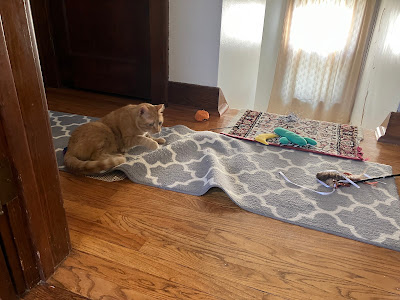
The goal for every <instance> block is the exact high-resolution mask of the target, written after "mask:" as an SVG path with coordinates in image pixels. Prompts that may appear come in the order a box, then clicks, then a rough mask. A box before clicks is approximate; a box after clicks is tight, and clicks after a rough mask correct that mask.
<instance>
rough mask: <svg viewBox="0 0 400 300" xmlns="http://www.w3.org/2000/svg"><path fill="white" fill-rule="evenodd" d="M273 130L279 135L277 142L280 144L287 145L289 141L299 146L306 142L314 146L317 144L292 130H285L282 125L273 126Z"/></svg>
mask: <svg viewBox="0 0 400 300" xmlns="http://www.w3.org/2000/svg"><path fill="white" fill-rule="evenodd" d="M274 132H275V133H276V134H277V135H279V136H280V137H281V138H280V139H279V142H280V143H281V144H282V145H287V144H289V143H293V144H295V145H299V146H305V145H307V144H309V145H312V146H315V145H316V144H317V142H316V141H315V140H313V139H311V138H308V137H302V136H300V135H298V134H296V133H294V132H293V131H290V130H287V129H285V128H282V127H277V128H275V129H274Z"/></svg>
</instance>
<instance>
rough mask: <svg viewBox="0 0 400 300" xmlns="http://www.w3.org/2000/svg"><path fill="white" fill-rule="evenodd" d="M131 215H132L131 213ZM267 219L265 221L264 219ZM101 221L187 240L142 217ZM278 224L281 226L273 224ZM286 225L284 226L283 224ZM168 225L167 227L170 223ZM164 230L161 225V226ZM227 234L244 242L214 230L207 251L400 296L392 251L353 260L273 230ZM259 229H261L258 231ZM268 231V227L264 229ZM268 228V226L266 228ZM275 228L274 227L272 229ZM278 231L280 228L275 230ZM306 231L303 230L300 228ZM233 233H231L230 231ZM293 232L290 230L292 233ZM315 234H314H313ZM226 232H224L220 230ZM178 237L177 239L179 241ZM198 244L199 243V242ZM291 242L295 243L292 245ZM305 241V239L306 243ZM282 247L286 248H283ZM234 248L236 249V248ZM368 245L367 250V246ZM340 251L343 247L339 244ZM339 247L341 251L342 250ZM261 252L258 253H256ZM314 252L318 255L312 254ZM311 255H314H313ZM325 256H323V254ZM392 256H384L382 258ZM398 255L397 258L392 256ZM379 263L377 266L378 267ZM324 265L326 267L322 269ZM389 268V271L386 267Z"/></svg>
mask: <svg viewBox="0 0 400 300" xmlns="http://www.w3.org/2000/svg"><path fill="white" fill-rule="evenodd" d="M130 213H131V212H130ZM263 219H265V218H263ZM101 221H102V222H104V223H105V224H106V225H107V226H110V227H112V226H116V230H118V229H121V230H133V231H135V232H140V233H139V234H142V235H144V236H145V237H146V238H156V237H159V238H161V239H162V238H169V239H170V241H171V243H173V242H175V243H179V240H184V238H182V237H179V236H176V234H175V235H168V231H167V230H166V229H165V226H163V227H161V228H160V227H158V228H157V225H155V224H153V223H152V224H151V225H150V222H146V219H143V217H140V216H132V217H127V216H121V215H113V214H110V213H107V214H105V215H104V216H102V218H101ZM272 221H274V222H279V221H275V220H272ZM205 222H207V223H211V224H213V225H217V224H218V220H214V222H212V221H210V220H207V219H206V220H205ZM281 223H282V222H281ZM166 224H167V223H166ZM283 224H284V226H289V227H298V226H294V225H290V224H285V223H283ZM158 226H160V225H158ZM225 228H226V230H225V232H227V234H226V235H229V237H230V238H231V239H234V237H236V236H237V237H238V239H237V240H238V241H239V239H240V238H242V240H241V242H238V243H237V244H234V243H233V242H232V241H231V240H228V239H226V240H223V238H219V239H218V240H217V237H218V236H217V237H216V234H215V233H216V232H218V231H217V230H216V229H214V230H212V231H211V232H210V235H209V237H208V238H209V239H211V242H212V244H210V245H203V247H204V248H206V249H210V250H211V249H212V250H213V251H216V252H218V251H217V250H215V248H214V247H213V244H216V245H222V246H224V247H223V248H222V249H225V248H226V247H232V248H234V249H235V250H236V251H241V252H243V253H254V254H255V255H257V256H258V257H261V258H263V259H265V260H268V261H273V262H275V263H278V264H284V265H290V266H291V269H292V270H293V271H296V272H297V269H299V268H300V269H302V268H307V269H309V270H312V271H317V272H320V271H321V272H324V273H325V274H328V275H332V276H335V277H337V278H343V279H346V280H350V281H354V282H356V283H358V284H367V285H371V286H374V287H376V288H378V289H383V290H387V291H389V292H393V293H398V292H399V272H400V270H399V266H400V264H399V263H398V259H399V255H396V254H397V253H398V252H395V251H391V250H388V249H383V248H379V247H374V248H376V250H378V254H375V255H373V253H371V252H369V253H368V254H367V252H362V251H361V252H358V253H354V254H352V256H351V257H349V258H347V257H344V253H346V252H340V249H338V252H339V253H336V254H335V255H330V256H326V253H325V252H324V251H323V252H320V253H318V251H317V250H318V248H317V247H318V246H319V243H314V244H310V245H309V247H308V248H307V249H306V251H305V250H304V248H303V249H302V250H299V249H298V247H297V246H298V245H299V244H301V240H298V241H293V240H285V238H286V236H285V235H284V236H283V238H282V237H279V234H278V235H277V234H269V230H266V231H265V234H262V232H261V230H257V232H260V234H254V231H255V230H254V229H253V230H252V232H251V233H250V230H242V231H239V230H233V232H231V231H230V230H232V229H231V228H229V227H228V226H226V227H225ZM256 228H258V227H256ZM261 228H264V227H261ZM266 228H268V226H266ZM272 228H273V226H272ZM275 228H276V226H275ZM297 229H302V228H297ZM228 230H229V231H228ZM288 230H290V229H288ZM310 231H311V230H310ZM219 232H222V230H219ZM311 234H312V231H311ZM321 235H322V236H327V237H325V239H328V238H329V237H330V235H327V234H325V233H321ZM175 237H176V238H175ZM336 239H338V240H345V239H343V238H340V237H336ZM193 240H195V239H192V238H187V239H186V240H185V241H186V243H188V242H189V241H193ZM196 240H197V239H196ZM251 241H259V242H260V243H264V244H261V245H265V246H264V247H262V248H261V249H258V248H256V247H257V246H258V247H259V245H257V244H256V245H255V246H254V243H253V248H252V243H251ZM290 241H292V242H291V243H290ZM303 241H304V239H303ZM281 242H282V243H281ZM346 243H347V241H346V240H345V241H344V242H343V241H342V244H344V245H345V244H346ZM282 244H286V245H285V246H282ZM354 244H355V245H361V246H363V247H366V248H368V247H370V246H369V245H366V244H363V243H359V242H356V241H354ZM232 245H234V246H232ZM324 245H325V246H324V247H325V248H326V249H325V251H327V250H329V243H324ZM364 245H365V246H364ZM339 247H340V244H339ZM339 247H338V248H339ZM254 249H256V250H259V251H256V250H254ZM312 249H314V250H315V251H314V252H312ZM250 250H254V251H250ZM310 253H311V254H310ZM321 253H322V254H321ZM384 253H386V254H388V255H382V254H384ZM391 254H395V255H391ZM374 262H375V264H374ZM320 265H324V266H326V267H325V268H323V269H321V268H320ZM383 266H385V267H383Z"/></svg>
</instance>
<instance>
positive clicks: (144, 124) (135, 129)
mask: <svg viewBox="0 0 400 300" xmlns="http://www.w3.org/2000/svg"><path fill="white" fill-rule="evenodd" d="M163 111H164V104H159V105H151V104H148V103H142V104H138V105H127V106H124V107H122V108H120V109H117V110H115V111H112V112H111V113H109V114H107V115H106V116H104V117H103V118H101V119H100V120H98V121H95V122H90V123H87V124H84V125H81V126H79V127H78V128H77V129H76V130H75V131H74V132H72V135H71V138H70V140H69V143H68V149H67V152H66V153H65V156H64V165H65V166H66V167H67V169H69V170H70V171H72V172H74V173H78V174H84V175H87V174H96V173H100V172H101V171H105V170H108V169H111V168H113V167H115V166H117V165H120V164H122V163H124V162H126V158H125V157H124V156H123V153H125V152H127V151H128V150H129V149H130V148H132V147H133V146H137V145H143V146H145V147H147V148H148V149H150V150H155V149H157V148H158V144H163V143H165V140H164V139H163V138H153V137H152V136H151V135H150V133H153V134H154V133H158V132H160V130H161V126H162V123H163V121H164V118H163V114H162V113H163Z"/></svg>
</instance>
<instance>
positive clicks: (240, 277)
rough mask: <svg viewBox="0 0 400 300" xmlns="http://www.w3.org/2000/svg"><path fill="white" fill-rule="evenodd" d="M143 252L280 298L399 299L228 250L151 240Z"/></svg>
mask: <svg viewBox="0 0 400 300" xmlns="http://www.w3.org/2000/svg"><path fill="white" fill-rule="evenodd" d="M140 252H142V253H144V254H146V255H148V256H156V257H158V258H161V259H164V260H168V261H171V262H176V263H178V264H181V265H183V266H186V267H189V268H192V269H194V270H197V269H200V268H201V272H203V273H207V274H210V275H213V276H222V277H225V278H229V279H230V280H232V281H234V282H237V283H242V284H245V285H246V286H249V287H253V288H255V289H259V290H262V291H269V292H271V293H273V294H276V295H278V296H285V295H288V294H290V298H291V299H302V298H303V297H304V295H305V294H306V293H310V294H311V295H313V296H309V299H345V298H347V297H346V296H344V295H350V294H352V293H353V292H354V291H361V290H363V291H364V292H362V293H363V294H364V295H363V296H362V298H361V299H366V298H367V297H371V295H374V296H379V297H382V298H386V299H396V298H399V295H398V294H397V295H396V294H391V293H388V292H386V291H384V290H382V289H375V288H371V287H369V286H365V285H361V284H358V283H355V282H351V281H348V280H344V279H342V278H340V277H339V276H338V277H336V276H331V275H326V274H324V273H323V272H321V271H318V270H310V269H309V268H308V266H299V265H298V264H296V265H294V264H290V263H289V262H286V261H284V260H283V261H282V260H280V259H269V260H266V259H264V258H261V257H259V256H254V255H252V254H250V253H248V252H246V253H244V252H240V253H239V252H237V251H235V250H231V249H229V248H228V247H218V246H215V245H212V246H211V245H210V244H206V245H204V244H203V245H200V244H196V243H192V242H190V243H188V242H186V243H185V244H183V243H182V244H180V243H179V242H176V241H173V242H171V241H168V240H166V241H159V240H149V241H148V242H147V243H146V244H145V245H144V246H143V247H142V248H141V249H140Z"/></svg>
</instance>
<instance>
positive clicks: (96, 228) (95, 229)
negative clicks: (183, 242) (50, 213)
mask: <svg viewBox="0 0 400 300" xmlns="http://www.w3.org/2000/svg"><path fill="white" fill-rule="evenodd" d="M68 226H69V229H70V230H75V231H77V232H80V233H82V234H86V235H90V236H93V237H96V238H99V239H102V240H104V241H108V242H111V243H114V244H117V245H121V246H123V247H127V248H129V249H134V250H139V249H140V248H141V247H142V246H143V245H144V243H145V242H146V239H145V238H143V237H142V236H139V235H138V234H134V233H131V232H129V231H123V230H118V231H116V230H112V228H110V227H109V226H103V225H102V224H100V223H97V222H90V221H83V220H79V219H75V218H74V217H71V216H69V217H68Z"/></svg>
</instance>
